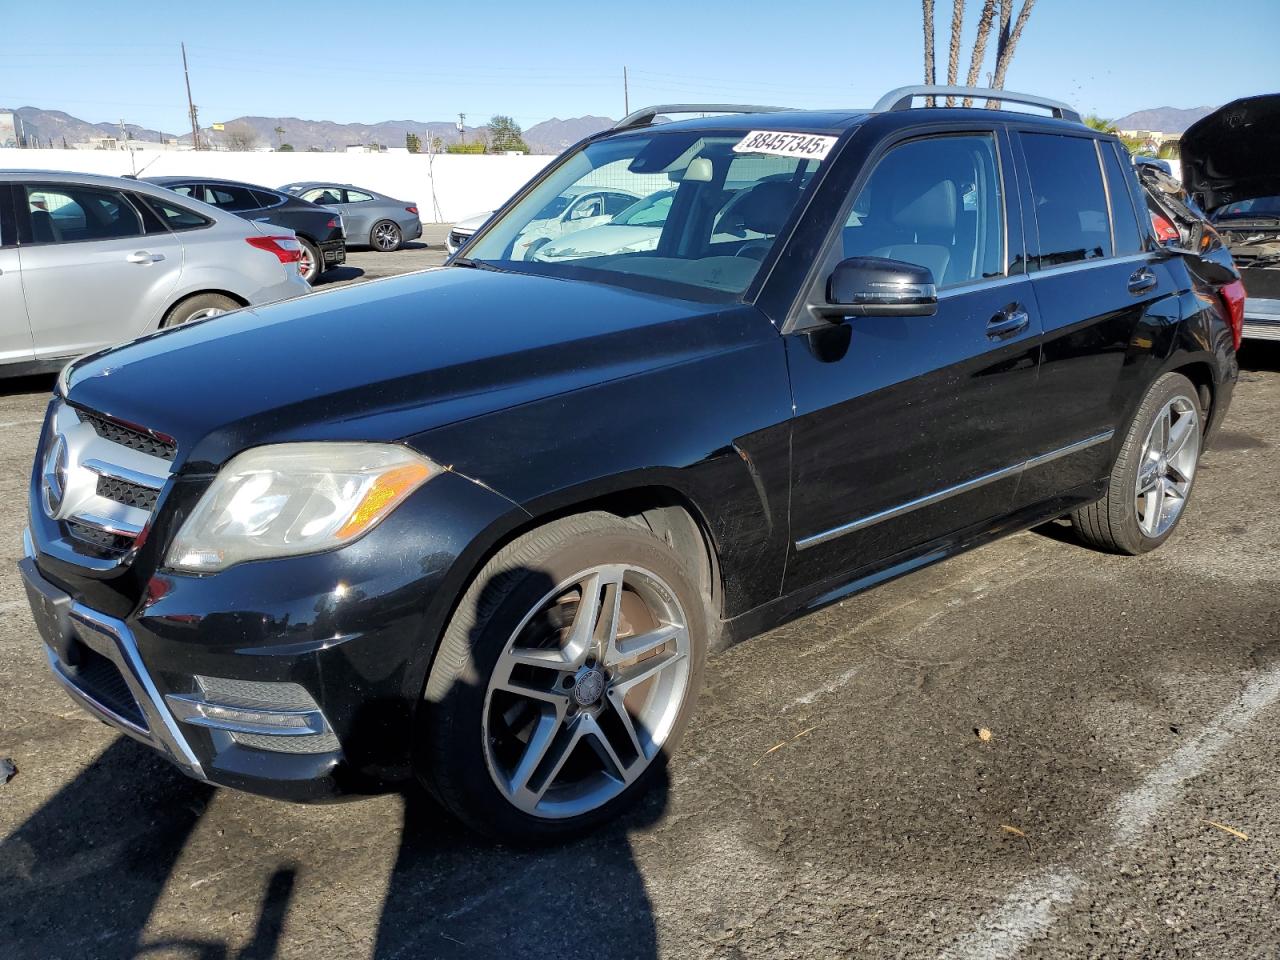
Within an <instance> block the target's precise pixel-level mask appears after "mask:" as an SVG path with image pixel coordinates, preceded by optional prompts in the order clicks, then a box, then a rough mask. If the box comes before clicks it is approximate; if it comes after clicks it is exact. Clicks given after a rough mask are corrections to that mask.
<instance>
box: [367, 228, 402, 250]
mask: <svg viewBox="0 0 1280 960" xmlns="http://www.w3.org/2000/svg"><path fill="white" fill-rule="evenodd" d="M373 245H374V246H375V247H377V248H378V249H379V250H382V251H383V252H386V251H389V250H394V249H395V248H396V247H398V246H400V228H399V227H397V226H396V225H395V224H394V223H380V224H378V225H377V226H376V227H374V228H373Z"/></svg>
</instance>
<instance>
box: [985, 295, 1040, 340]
mask: <svg viewBox="0 0 1280 960" xmlns="http://www.w3.org/2000/svg"><path fill="white" fill-rule="evenodd" d="M1030 323H1031V315H1030V314H1029V313H1027V308H1026V307H1024V306H1023V305H1022V304H1020V303H1011V304H1009V306H1007V307H1005V308H1004V309H1003V310H1001V311H1000V312H999V313H997V314H996V315H995V316H994V317H992V318H991V319H990V320H988V321H987V336H988V337H990V338H991V339H992V340H1003V339H1004V338H1005V337H1012V336H1013V335H1014V334H1015V333H1021V332H1022V331H1023V330H1025V329H1027V327H1028V325H1030Z"/></svg>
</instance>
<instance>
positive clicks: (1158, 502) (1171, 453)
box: [1135, 397, 1200, 537]
mask: <svg viewBox="0 0 1280 960" xmlns="http://www.w3.org/2000/svg"><path fill="white" fill-rule="evenodd" d="M1199 458H1200V415H1199V412H1198V409H1197V407H1196V405H1195V403H1194V402H1193V401H1192V400H1191V399H1190V398H1189V397H1174V398H1173V399H1172V400H1170V401H1169V402H1168V403H1166V404H1165V405H1164V407H1163V408H1162V409H1161V410H1160V412H1159V413H1158V414H1157V415H1156V419H1155V422H1154V423H1153V424H1152V425H1151V429H1150V430H1149V431H1148V432H1147V439H1146V442H1145V443H1144V444H1143V445H1142V457H1141V460H1140V461H1139V464H1138V483H1137V489H1136V491H1135V493H1136V496H1137V515H1138V526H1139V527H1140V528H1141V530H1142V532H1143V533H1144V534H1145V535H1146V536H1148V537H1159V536H1163V535H1164V534H1165V533H1166V532H1167V531H1168V530H1169V528H1170V527H1172V526H1173V525H1174V523H1175V522H1176V521H1177V519H1178V517H1179V516H1180V515H1181V513H1182V508H1183V506H1184V505H1185V504H1186V502H1187V494H1188V493H1190V491H1191V481H1192V479H1193V478H1194V476H1195V472H1196V465H1197V463H1198V462H1199Z"/></svg>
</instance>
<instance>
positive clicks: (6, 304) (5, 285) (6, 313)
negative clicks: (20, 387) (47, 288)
mask: <svg viewBox="0 0 1280 960" xmlns="http://www.w3.org/2000/svg"><path fill="white" fill-rule="evenodd" d="M12 193H13V188H12V187H11V186H10V185H9V184H7V183H0V364H8V363H19V362H21V361H24V360H32V359H34V358H35V355H36V354H35V346H34V344H33V343H32V342H31V325H30V324H29V323H28V322H27V302H26V298H25V297H24V296H23V294H22V270H21V265H20V263H19V260H18V224H17V220H16V218H15V217H14V212H13V197H12Z"/></svg>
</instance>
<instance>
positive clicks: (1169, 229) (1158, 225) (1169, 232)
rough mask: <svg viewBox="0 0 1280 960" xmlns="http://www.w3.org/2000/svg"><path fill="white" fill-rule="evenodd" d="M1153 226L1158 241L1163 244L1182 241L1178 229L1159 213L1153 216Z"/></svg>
mask: <svg viewBox="0 0 1280 960" xmlns="http://www.w3.org/2000/svg"><path fill="white" fill-rule="evenodd" d="M1151 225H1152V226H1153V227H1155V229H1156V239H1157V240H1159V241H1160V242H1161V243H1168V242H1169V241H1170V240H1175V241H1176V240H1181V239H1182V236H1181V235H1180V234H1179V233H1178V228H1177V227H1175V226H1174V225H1173V224H1172V223H1170V222H1169V221H1168V220H1166V219H1165V218H1164V217H1162V216H1161V215H1160V214H1158V213H1153V214H1151Z"/></svg>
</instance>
